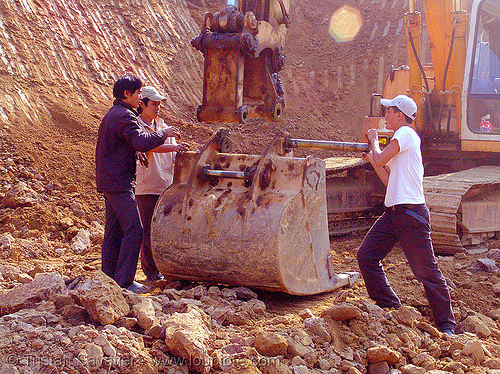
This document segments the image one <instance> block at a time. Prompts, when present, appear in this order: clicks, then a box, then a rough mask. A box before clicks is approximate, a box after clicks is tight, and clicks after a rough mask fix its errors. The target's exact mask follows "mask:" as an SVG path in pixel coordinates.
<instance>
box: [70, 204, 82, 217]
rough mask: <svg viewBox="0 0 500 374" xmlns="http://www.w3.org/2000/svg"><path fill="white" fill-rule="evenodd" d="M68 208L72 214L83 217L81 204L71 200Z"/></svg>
mask: <svg viewBox="0 0 500 374" xmlns="http://www.w3.org/2000/svg"><path fill="white" fill-rule="evenodd" d="M69 209H71V211H72V212H73V214H74V215H75V216H77V217H84V216H85V210H84V209H83V207H82V204H80V203H78V202H76V201H72V202H71V203H70V204H69Z"/></svg>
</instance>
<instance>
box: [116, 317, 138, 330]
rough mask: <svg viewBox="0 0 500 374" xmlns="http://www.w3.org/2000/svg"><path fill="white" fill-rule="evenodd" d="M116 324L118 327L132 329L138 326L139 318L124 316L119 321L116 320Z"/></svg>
mask: <svg viewBox="0 0 500 374" xmlns="http://www.w3.org/2000/svg"><path fill="white" fill-rule="evenodd" d="M115 325H116V326H117V327H125V328H126V329H127V330H131V329H132V328H134V327H135V326H137V318H131V317H122V318H120V319H119V320H118V321H116V323H115Z"/></svg>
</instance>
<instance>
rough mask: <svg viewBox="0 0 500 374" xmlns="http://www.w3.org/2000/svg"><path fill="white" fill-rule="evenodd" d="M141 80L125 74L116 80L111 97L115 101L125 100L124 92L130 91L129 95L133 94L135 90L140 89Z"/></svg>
mask: <svg viewBox="0 0 500 374" xmlns="http://www.w3.org/2000/svg"><path fill="white" fill-rule="evenodd" d="M142 85H143V83H142V80H141V78H139V77H137V76H135V75H132V74H125V75H123V76H121V77H120V78H118V80H117V81H116V82H115V85H114V86H113V96H114V97H115V98H116V99H125V91H130V93H134V92H135V91H137V90H140V89H141V88H142Z"/></svg>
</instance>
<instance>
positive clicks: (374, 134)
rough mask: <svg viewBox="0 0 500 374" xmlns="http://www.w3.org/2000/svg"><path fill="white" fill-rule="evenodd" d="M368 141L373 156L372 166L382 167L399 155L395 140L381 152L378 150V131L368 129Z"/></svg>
mask: <svg viewBox="0 0 500 374" xmlns="http://www.w3.org/2000/svg"><path fill="white" fill-rule="evenodd" d="M366 136H367V137H368V141H369V142H370V149H371V152H372V154H373V163H372V165H373V166H374V167H375V166H378V167H383V166H385V165H386V164H387V163H388V162H389V160H390V159H391V158H393V157H394V156H396V155H397V154H398V153H399V150H400V149H399V142H398V141H397V139H392V140H391V142H390V143H389V145H388V146H387V147H385V148H384V150H383V151H381V150H380V145H379V142H378V131H377V130H376V129H369V130H368V132H367V133H366Z"/></svg>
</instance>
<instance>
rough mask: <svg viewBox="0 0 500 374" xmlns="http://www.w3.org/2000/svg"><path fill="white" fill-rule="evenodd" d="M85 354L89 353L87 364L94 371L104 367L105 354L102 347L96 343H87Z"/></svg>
mask: <svg viewBox="0 0 500 374" xmlns="http://www.w3.org/2000/svg"><path fill="white" fill-rule="evenodd" d="M85 352H86V353H87V363H88V365H89V366H90V367H91V368H92V369H96V368H98V367H100V366H101V365H102V359H103V357H104V353H103V352H102V348H101V347H99V346H98V345H97V344H94V343H87V344H86V345H85Z"/></svg>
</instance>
